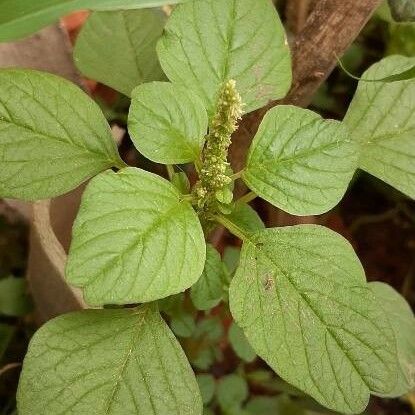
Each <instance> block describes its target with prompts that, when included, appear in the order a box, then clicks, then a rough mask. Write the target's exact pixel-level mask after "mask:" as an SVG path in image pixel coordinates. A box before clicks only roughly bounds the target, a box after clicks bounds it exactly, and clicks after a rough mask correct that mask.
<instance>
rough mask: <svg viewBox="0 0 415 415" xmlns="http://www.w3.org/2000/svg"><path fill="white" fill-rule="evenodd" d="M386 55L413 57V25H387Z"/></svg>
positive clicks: (414, 30) (414, 41) (414, 40)
mask: <svg viewBox="0 0 415 415" xmlns="http://www.w3.org/2000/svg"><path fill="white" fill-rule="evenodd" d="M386 53H387V55H405V56H415V24H414V23H407V24H403V23H395V24H390V25H389V39H388V42H387V52H386Z"/></svg>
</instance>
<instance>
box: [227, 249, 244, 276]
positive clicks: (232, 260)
mask: <svg viewBox="0 0 415 415" xmlns="http://www.w3.org/2000/svg"><path fill="white" fill-rule="evenodd" d="M240 255H241V250H240V249H239V248H237V247H235V246H227V247H226V248H225V252H224V253H223V262H224V264H225V266H226V268H227V270H228V272H229V273H230V274H233V273H234V272H235V270H236V268H237V266H238V264H239V257H240Z"/></svg>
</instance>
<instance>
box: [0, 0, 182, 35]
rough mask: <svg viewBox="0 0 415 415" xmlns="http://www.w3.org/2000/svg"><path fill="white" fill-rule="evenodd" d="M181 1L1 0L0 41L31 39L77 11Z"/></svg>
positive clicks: (177, 0) (135, 6) (148, 5)
mask: <svg viewBox="0 0 415 415" xmlns="http://www.w3.org/2000/svg"><path fill="white" fill-rule="evenodd" d="M179 1H180V0H36V1H33V0H0V10H1V14H0V42H8V41H11V40H14V39H19V38H22V37H24V36H28V35H30V34H32V33H35V32H36V31H38V30H40V29H42V28H43V27H45V26H48V25H50V24H52V23H54V22H55V21H57V20H58V19H59V18H60V17H61V16H64V15H65V14H69V13H71V12H73V11H76V10H82V9H90V10H128V9H142V8H147V7H157V6H162V5H164V4H174V3H178V2H179Z"/></svg>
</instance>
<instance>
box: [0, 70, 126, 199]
mask: <svg viewBox="0 0 415 415" xmlns="http://www.w3.org/2000/svg"><path fill="white" fill-rule="evenodd" d="M0 153H1V161H0V196H1V197H10V198H19V199H24V200H37V199H45V198H49V197H54V196H58V195H61V194H64V193H66V192H68V191H70V190H72V189H74V188H75V187H77V186H78V185H79V184H81V183H82V182H83V181H85V180H87V179H89V178H90V177H92V176H94V175H96V174H98V173H99V172H101V171H103V170H106V169H108V168H110V167H113V166H117V167H119V166H122V165H123V162H122V161H121V159H120V158H119V155H118V152H117V147H116V145H115V143H114V140H113V138H112V135H111V130H110V128H109V125H108V123H107V121H106V120H105V118H104V115H103V114H102V112H101V110H100V109H99V107H98V105H97V104H96V103H95V102H94V101H92V99H90V98H89V97H88V96H87V95H86V94H85V93H84V92H82V91H81V90H80V89H79V88H78V87H77V86H75V85H73V84H72V83H70V82H68V81H66V80H64V79H62V78H59V77H57V76H54V75H50V74H47V73H41V72H37V71H32V70H22V69H2V70H0Z"/></svg>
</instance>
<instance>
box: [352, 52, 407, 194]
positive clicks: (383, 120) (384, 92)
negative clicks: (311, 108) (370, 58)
mask: <svg viewBox="0 0 415 415" xmlns="http://www.w3.org/2000/svg"><path fill="white" fill-rule="evenodd" d="M414 64H415V58H406V57H403V56H390V57H387V58H385V59H383V60H381V61H380V62H378V63H376V64H375V65H373V66H372V67H371V68H369V69H368V70H367V71H366V72H365V73H364V75H363V78H368V79H377V78H381V77H385V76H391V75H394V74H397V73H402V71H404V70H406V69H409V68H412V67H413V66H414ZM414 96H415V79H411V80H406V81H399V82H393V83H377V82H376V83H372V82H359V85H358V88H357V91H356V94H355V96H354V98H353V101H352V103H351V104H350V108H349V110H348V112H347V114H346V117H345V119H344V122H345V124H346V125H347V126H348V127H349V130H350V132H351V138H352V139H353V140H355V141H356V142H357V143H359V144H360V147H361V151H360V159H359V167H360V168H362V169H363V170H365V171H367V172H368V173H370V174H372V175H373V176H375V177H378V178H379V179H381V180H383V181H385V182H386V183H388V184H390V185H391V186H394V187H395V188H397V189H398V190H400V191H401V192H403V193H405V194H406V195H407V196H409V197H411V198H415V140H414V136H413V132H414V129H415V117H414V113H415V99H414Z"/></svg>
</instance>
